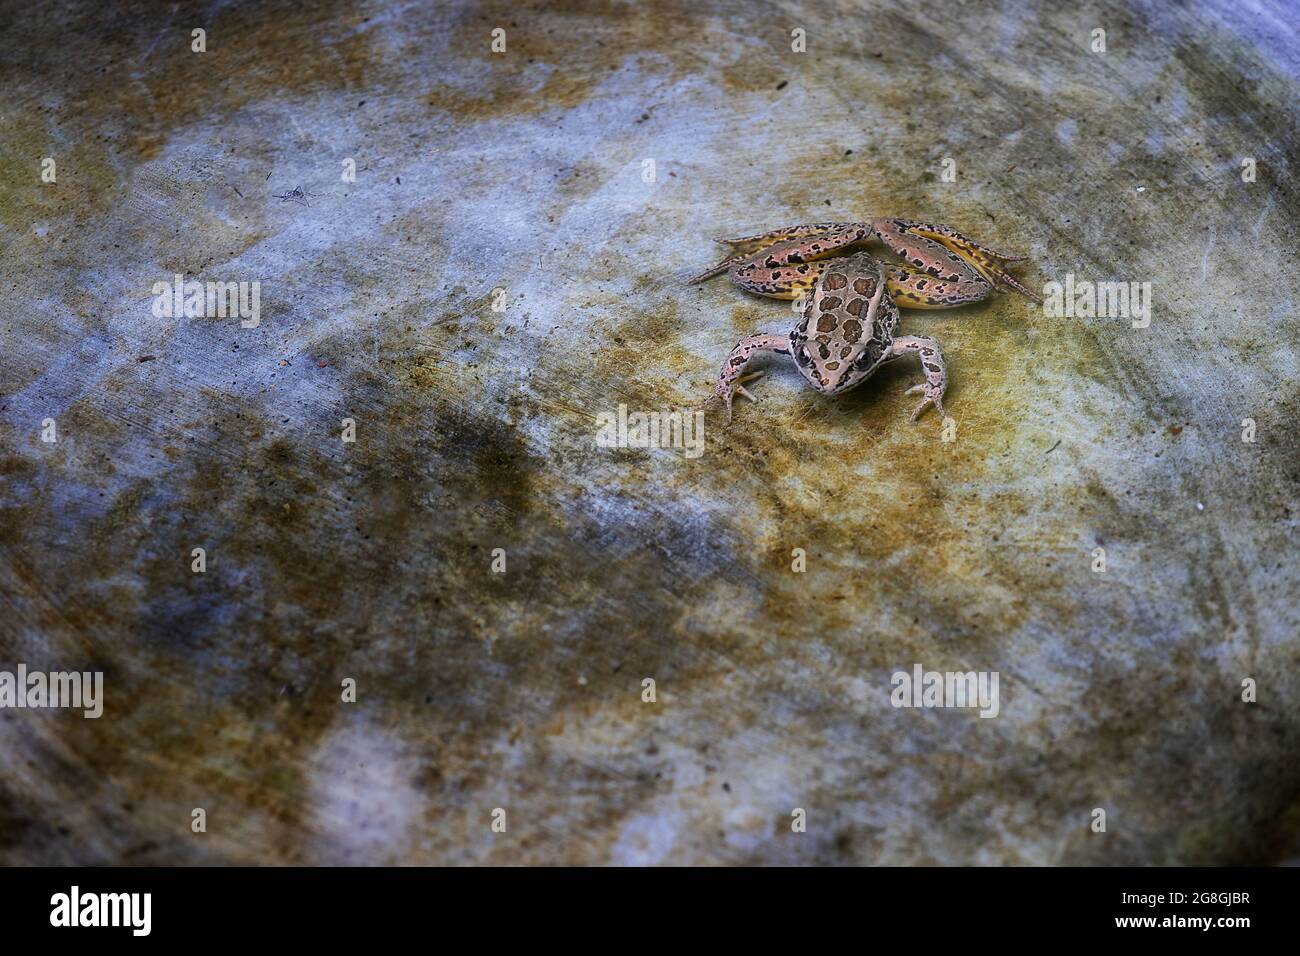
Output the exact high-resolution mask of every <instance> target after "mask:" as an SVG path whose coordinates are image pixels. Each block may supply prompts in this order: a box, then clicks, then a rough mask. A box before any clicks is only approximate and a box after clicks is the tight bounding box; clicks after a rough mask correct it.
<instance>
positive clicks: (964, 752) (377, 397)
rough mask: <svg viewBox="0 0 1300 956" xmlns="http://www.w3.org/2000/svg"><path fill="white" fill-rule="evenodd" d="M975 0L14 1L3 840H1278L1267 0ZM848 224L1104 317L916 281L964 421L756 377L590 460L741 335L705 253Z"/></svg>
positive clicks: (882, 854) (1284, 314)
mask: <svg viewBox="0 0 1300 956" xmlns="http://www.w3.org/2000/svg"><path fill="white" fill-rule="evenodd" d="M1019 6H1020V5H1017V4H1007V5H1003V6H997V5H994V4H986V3H950V2H937V0H936V2H934V3H919V4H906V5H904V6H903V8H902V9H899V8H896V7H895V5H893V4H886V3H883V2H882V3H879V4H875V3H865V4H831V3H826V4H822V3H819V4H816V5H812V4H810V5H808V7H807V8H802V7H801V6H800V5H799V4H796V3H749V2H735V3H723V2H708V0H693V2H689V3H671V2H669V3H660V2H656V3H616V2H610V3H603V2H591V3H569V4H563V3H562V4H556V5H545V6H544V5H541V4H538V5H535V6H520V5H518V4H515V3H509V2H499V3H483V4H452V5H445V4H437V3H430V4H424V3H408V4H404V5H403V4H398V3H380V2H370V3H365V2H363V3H337V4H330V3H320V4H317V3H310V4H300V5H292V4H274V3H273V4H255V3H240V4H235V3H211V4H206V5H202V6H199V7H193V8H186V7H181V8H176V7H174V6H173V5H171V4H146V3H123V4H98V3H91V2H86V3H84V4H80V5H74V4H67V5H64V6H62V7H55V8H54V9H53V12H49V11H46V10H41V11H39V12H37V11H36V10H34V9H33V8H32V7H31V6H30V5H28V4H25V3H20V2H17V0H5V2H4V3H3V4H0V7H2V8H3V9H0V86H2V88H3V91H4V97H3V101H2V102H0V130H2V133H0V171H2V173H3V175H2V177H0V254H2V255H3V259H2V260H0V270H2V271H0V288H3V291H4V296H5V302H6V308H5V309H4V313H3V316H0V355H2V356H3V358H2V359H0V509H2V510H0V553H2V556H3V560H0V599H2V600H0V669H13V668H14V667H15V666H16V665H17V664H18V663H19V662H22V663H25V664H27V665H28V667H30V668H33V669H46V670H58V669H69V668H76V669H102V670H103V671H104V672H105V675H106V677H105V680H106V684H107V689H106V695H107V700H106V705H105V706H106V712H105V714H104V716H103V717H102V718H101V719H100V720H97V721H94V720H84V719H82V718H81V717H80V716H76V715H74V714H71V713H67V712H37V711H29V710H23V711H18V710H4V711H0V862H5V863H33V862H49V863H71V862H85V863H106V862H127V863H201V862H202V863H211V862H225V863H261V862H297V863H359V862H365V863H387V862H401V863H485V862H491V863H514V862H524V863H542V862H565V863H1031V864H1045V863H1084V864H1113V863H1270V862H1279V861H1283V860H1287V859H1290V858H1292V857H1293V856H1294V855H1295V854H1296V852H1297V837H1296V834H1297V832H1298V824H1300V808H1298V807H1297V803H1296V794H1297V790H1298V789H1300V764H1297V762H1296V759H1295V755H1296V751H1297V744H1298V743H1300V706H1298V705H1297V703H1296V699H1297V694H1300V678H1298V676H1297V674H1298V673H1300V671H1298V668H1297V664H1298V663H1300V638H1298V634H1300V631H1298V628H1300V602H1298V601H1297V594H1298V593H1300V564H1298V563H1297V562H1296V560H1295V554H1296V544H1297V519H1298V516H1297V504H1296V498H1297V489H1298V488H1300V457H1298V455H1297V453H1298V452H1300V440H1298V439H1297V434H1296V426H1295V422H1296V414H1297V412H1298V411H1300V408H1297V389H1296V381H1297V353H1296V343H1297V333H1298V332H1300V321H1298V320H1297V279H1296V275H1297V253H1296V251H1295V250H1296V236H1297V234H1298V233H1300V224H1298V222H1297V220H1298V219H1300V203H1298V202H1297V200H1298V198H1300V195H1298V190H1297V186H1296V182H1297V162H1298V153H1297V128H1298V127H1297V120H1300V115H1298V114H1300V108H1298V107H1297V103H1298V102H1300V97H1298V96H1297V92H1298V90H1297V87H1298V86H1300V60H1298V51H1300V41H1298V40H1297V37H1296V28H1295V22H1294V10H1291V11H1288V10H1287V6H1288V4H1286V3H1284V2H1282V0H1277V2H1272V3H1268V2H1265V3H1255V4H1249V3H1247V4H1243V3H1230V2H1227V0H1216V2H1212V3H1207V4H1202V5H1193V6H1191V7H1186V8H1182V9H1169V8H1166V6H1165V5H1164V4H1158V3H1149V4H1132V5H1124V4H1121V3H1091V4H1083V5H1070V6H1071V7H1076V8H1075V9H1070V10H1066V9H1060V6H1061V5H1058V4H1055V3H1051V2H1046V0H1044V2H1041V3H1037V4H1029V5H1027V6H1026V8H1025V9H1023V10H1019V11H1018V10H1017V7H1019ZM1180 6H1181V5H1180ZM196 27H202V28H204V29H206V31H207V52H206V53H203V54H196V53H193V52H191V50H190V31H191V30H192V29H193V28H196ZM496 27H501V28H504V29H505V31H506V37H507V49H506V52H505V53H503V54H497V55H494V54H493V53H491V52H490V48H489V44H490V42H491V31H492V30H493V29H494V28H496ZM1098 27H1100V28H1102V29H1105V31H1106V38H1107V52H1105V53H1104V54H1099V53H1094V52H1092V51H1091V50H1090V49H1089V42H1090V39H1089V37H1090V31H1091V30H1092V29H1094V28H1098ZM795 28H803V29H804V30H806V34H807V52H806V53H801V54H800V53H793V52H792V51H791V31H792V30H793V29H795ZM47 156H48V157H53V158H54V159H55V160H56V163H57V182H56V183H53V184H42V182H41V180H40V163H41V160H42V158H44V157H47ZM1244 157H1254V158H1255V159H1256V160H1257V163H1258V167H1257V168H1258V176H1257V180H1256V181H1255V182H1253V183H1245V182H1243V181H1242V179H1241V175H1240V173H1241V168H1242V167H1241V163H1242V159H1243V158H1244ZM348 158H352V159H354V160H355V162H356V166H357V176H356V181H355V182H354V183H349V182H344V181H342V179H341V175H340V174H341V172H342V170H343V165H342V164H343V162H344V160H345V159H348ZM945 158H951V159H953V160H954V161H955V163H956V170H957V179H956V182H945V181H943V177H942V175H941V173H942V163H943V160H944V159H945ZM646 159H653V160H654V161H655V172H656V175H655V178H654V181H653V182H649V183H648V182H645V181H644V179H643V175H642V173H643V169H644V168H645V167H644V162H643V161H644V160H646ZM295 187H301V188H302V189H303V190H305V191H306V192H307V193H308V194H310V195H309V198H308V204H305V205H304V204H301V203H295V202H285V201H282V200H278V199H276V198H274V197H275V196H276V195H277V194H279V195H283V194H284V193H285V192H286V191H289V190H292V189H294V188H295ZM881 215H899V216H911V217H915V218H921V219H931V220H935V221H939V222H944V223H948V224H950V225H953V226H955V227H957V228H958V229H962V230H963V231H966V232H969V233H971V234H972V235H975V236H977V237H979V238H981V239H984V240H986V241H988V242H989V243H990V244H992V245H994V246H1002V247H1008V248H1011V249H1016V250H1020V251H1023V252H1026V253H1028V254H1029V255H1030V257H1031V260H1030V262H1029V263H1028V264H1027V265H1026V266H1024V267H1023V268H1021V269H1020V270H1019V274H1021V275H1022V276H1024V277H1025V278H1026V280H1027V281H1028V282H1029V283H1030V285H1032V286H1035V287H1040V288H1041V286H1042V284H1043V283H1044V282H1047V281H1050V280H1063V279H1064V277H1065V275H1066V274H1067V273H1072V274H1074V275H1075V277H1076V278H1077V279H1080V280H1090V279H1114V280H1124V281H1134V282H1150V283H1152V289H1153V291H1152V295H1153V300H1154V308H1153V316H1152V321H1151V324H1150V327H1149V328H1145V329H1134V328H1133V327H1132V325H1131V323H1129V322H1128V321H1125V320H1123V319H1113V318H1112V319H1081V318H1057V317H1052V316H1048V315H1045V314H1044V313H1043V312H1042V311H1041V310H1038V309H1036V308H1034V307H1033V306H1031V305H1030V304H1029V303H1027V302H1026V301H1024V300H1023V299H1019V298H1014V297H1011V296H1006V295H999V296H997V297H995V298H994V299H993V300H992V301H989V302H987V303H983V304H981V305H977V306H974V307H968V308H964V309H961V310H957V311H951V312H935V313H915V312H911V313H907V312H905V313H904V319H903V324H902V327H901V331H903V332H910V333H919V334H931V335H934V336H936V337H937V338H938V339H939V340H940V342H941V343H942V344H943V346H944V349H945V353H946V355H947V358H948V367H949V370H950V373H951V376H952V385H951V388H950V390H949V393H948V406H949V410H950V412H951V414H952V416H953V418H954V419H955V421H956V424H957V440H956V441H955V442H954V443H949V444H945V443H943V442H941V441H940V423H939V420H938V419H937V417H935V416H934V415H933V413H931V414H930V415H929V416H927V417H926V418H923V419H922V420H921V421H920V422H919V423H916V424H913V423H912V422H911V421H910V420H909V419H908V413H909V412H910V411H911V408H912V407H913V404H914V402H915V399H914V398H904V397H903V395H902V393H903V391H904V390H905V389H906V388H907V386H908V385H910V384H912V383H913V382H914V381H917V380H919V375H918V371H917V368H916V366H915V365H914V364H908V363H899V364H898V365H897V366H896V367H893V368H891V369H889V370H887V371H886V372H883V373H881V374H879V375H877V376H876V377H874V378H873V379H872V380H871V381H870V382H868V383H867V384H866V385H865V386H864V387H862V388H861V389H859V390H857V391H856V392H854V393H852V394H850V395H847V396H845V397H843V398H841V399H839V400H835V401H829V400H827V399H825V398H823V397H821V396H819V395H816V394H815V393H813V392H812V391H811V390H809V389H807V388H805V387H803V386H802V384H801V379H800V378H799V377H798V375H797V373H796V372H795V370H794V369H793V367H791V366H786V365H778V364H775V363H773V365H772V371H771V372H770V373H769V374H768V375H766V376H765V377H764V378H762V379H760V380H759V381H757V382H756V383H754V384H753V385H752V390H753V391H754V392H755V394H756V395H758V397H759V399H760V403H759V404H757V405H751V404H749V403H745V402H741V403H740V404H739V405H738V408H737V413H736V419H735V423H734V424H733V425H732V426H731V427H730V428H727V427H724V425H723V422H722V417H721V415H720V414H718V413H717V412H713V413H711V414H710V416H709V418H708V420H707V426H706V436H707V440H706V445H705V450H704V454H703V455H702V456H700V457H699V458H694V459H690V458H687V457H685V456H684V455H683V454H682V453H681V452H680V451H676V450H671V449H662V450H659V449H654V450H639V449H609V448H601V447H598V446H597V444H596V442H595V434H596V425H595V422H596V416H597V415H599V414H600V413H602V412H607V411H611V410H613V409H615V408H616V407H617V406H618V404H619V403H626V404H627V405H628V406H629V407H630V408H631V409H633V410H644V411H652V410H671V409H679V408H682V407H683V406H685V405H688V404H690V403H694V402H698V401H700V400H701V399H702V398H703V397H704V396H706V395H708V394H709V390H710V387H711V383H712V379H713V377H714V375H715V374H716V370H717V367H718V364H719V363H720V361H721V359H722V357H723V356H724V355H725V354H726V352H727V350H728V349H729V348H730V347H731V346H732V345H733V344H734V343H735V340H736V339H737V338H738V337H739V336H740V335H742V334H748V333H750V332H753V331H755V330H764V331H775V332H780V331H785V330H786V329H787V328H788V327H789V324H790V321H791V318H792V316H791V312H790V310H789V308H788V304H786V303H780V302H775V301H772V300H766V299H758V298H753V297H748V296H745V295H744V294H742V293H740V292H738V291H737V290H735V289H734V288H732V287H730V286H729V285H728V284H727V283H726V282H725V281H724V280H721V279H717V280H714V281H712V282H710V283H707V284H705V285H702V286H699V287H692V286H688V285H687V284H686V282H685V279H686V277H688V276H689V275H690V274H692V273H693V272H694V271H697V270H698V269H700V268H701V267H703V266H705V265H707V264H709V263H710V262H712V261H713V260H714V259H715V258H716V257H717V256H718V249H717V247H715V246H714V245H713V243H711V242H710V240H709V237H711V236H714V235H728V234H733V235H734V234H743V233H745V232H749V231H754V232H757V231H761V230H764V229H767V228H771V227H774V226H779V225H783V224H787V223H794V222H800V221H808V220H818V219H860V218H868V217H872V216H881ZM176 273H182V274H184V275H185V276H186V277H187V278H190V279H200V280H204V281H208V280H212V281H258V282H260V283H261V322H260V324H259V325H258V326H257V327H256V328H251V329H245V328H241V327H240V324H239V322H238V321H237V320H234V319H230V318H224V319H222V318H193V319H187V318H183V317H182V318H158V317H155V316H154V314H153V312H152V308H151V306H152V294H151V289H152V286H153V284H154V283H155V282H159V281H168V280H170V278H171V277H172V276H173V274H176ZM497 288H501V289H504V290H505V299H504V302H505V304H506V308H505V310H504V311H501V312H498V311H494V310H493V308H492V291H493V290H494V289H497ZM46 418H53V419H54V420H55V421H56V423H57V427H58V435H59V440H58V442H57V443H55V444H47V443H43V442H42V441H41V440H40V430H41V422H42V421H43V420H44V419H46ZM344 418H352V419H354V420H355V421H356V423H357V440H356V442H355V444H350V445H345V444H343V443H342V442H341V441H340V437H339V434H340V423H341V421H342V419H344ZM1245 418H1250V419H1253V420H1254V421H1255V422H1256V424H1257V441H1256V442H1254V443H1245V442H1243V441H1242V430H1243V429H1242V424H1241V423H1242V420H1243V419H1245ZM194 547H204V548H205V549H206V550H207V554H208V570H207V572H206V573H205V574H194V573H192V572H191V570H190V553H191V549H192V548H194ZM1098 547H1104V548H1105V551H1106V556H1107V570H1106V572H1105V573H1104V574H1097V573H1093V571H1092V570H1091V563H1092V552H1093V550H1094V549H1096V548H1098ZM494 548H504V549H505V551H506V554H507V571H506V573H505V574H504V575H494V574H492V573H491V572H490V570H489V562H490V554H491V552H492V549H494ZM794 548H803V549H805V550H806V552H807V561H808V570H807V571H806V573H803V574H796V573H793V572H792V571H791V567H790V564H791V552H792V549H794ZM918 663H919V664H922V665H923V666H925V667H926V668H930V669H937V670H961V671H966V670H986V671H997V672H998V673H999V674H1000V680H1001V683H1000V688H1001V710H1000V713H999V715H998V716H997V717H996V718H995V719H987V720H986V719H980V718H979V717H978V716H976V714H975V713H974V712H972V711H969V710H908V709H895V708H894V707H892V706H891V705H890V690H891V686H890V676H891V674H893V673H894V672H895V671H897V670H909V671H910V670H911V669H912V667H913V666H914V665H915V664H918ZM348 677H351V678H354V679H355V680H356V681H357V682H358V686H359V700H358V702H357V703H355V704H344V703H342V702H341V701H340V684H341V682H342V681H343V680H344V679H345V678H348ZM647 677H649V678H653V679H654V680H655V681H656V682H657V694H658V699H657V702H656V703H653V704H648V703H643V702H642V700H641V687H642V684H641V682H642V680H643V679H645V678H647ZM1247 677H1250V678H1253V679H1254V680H1256V681H1257V682H1258V687H1259V690H1258V694H1259V700H1258V702H1257V703H1255V704H1246V703H1243V702H1242V701H1241V699H1240V693H1241V681H1242V680H1243V679H1244V678H1247ZM195 807H202V808H204V809H205V810H206V812H207V816H208V832H207V833H206V834H203V835H195V834H192V833H191V832H190V827H189V822H190V813H191V810H192V809H193V808H195ZM496 807H502V808H505V809H506V810H507V812H508V817H507V820H508V829H507V832H506V833H504V834H496V835H494V834H493V833H492V832H491V831H490V829H489V824H490V821H491V813H492V810H493V808H496ZM795 807H802V808H804V809H805V810H806V811H807V814H808V831H807V833H804V834H794V833H791V832H790V825H789V821H790V814H791V810H792V808H795ZM1094 807H1102V808H1105V809H1106V810H1107V813H1108V821H1107V822H1108V827H1107V832H1106V833H1105V834H1093V833H1090V832H1089V828H1088V824H1089V822H1090V811H1091V810H1092V809H1093V808H1094Z"/></svg>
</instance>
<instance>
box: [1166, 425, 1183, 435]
mask: <svg viewBox="0 0 1300 956" xmlns="http://www.w3.org/2000/svg"><path fill="white" fill-rule="evenodd" d="M1182 433H1183V426H1182V425H1170V426H1169V434H1171V435H1181V434H1182Z"/></svg>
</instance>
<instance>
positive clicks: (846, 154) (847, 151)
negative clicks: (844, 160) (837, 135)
mask: <svg viewBox="0 0 1300 956" xmlns="http://www.w3.org/2000/svg"><path fill="white" fill-rule="evenodd" d="M844 155H845V156H852V155H853V150H851V149H846V150H845V151H844Z"/></svg>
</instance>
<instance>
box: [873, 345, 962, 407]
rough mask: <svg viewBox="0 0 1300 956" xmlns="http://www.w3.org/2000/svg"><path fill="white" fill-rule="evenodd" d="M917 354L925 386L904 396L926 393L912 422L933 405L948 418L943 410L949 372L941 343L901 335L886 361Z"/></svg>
mask: <svg viewBox="0 0 1300 956" xmlns="http://www.w3.org/2000/svg"><path fill="white" fill-rule="evenodd" d="M913 353H915V354H917V355H919V356H920V358H921V369H922V370H923V371H924V372H925V384H924V385H913V386H912V387H911V388H909V389H908V390H907V391H906V392H905V393H904V394H906V395H914V394H916V393H917V392H925V401H923V402H921V404H920V405H918V406H917V409H916V411H915V412H913V413H912V421H916V420H917V419H918V418H920V417H921V413H922V412H923V411H925V410H926V409H927V408H928V407H929V406H931V405H933V406H934V407H935V408H937V409H938V410H939V414H940V415H943V416H944V417H947V414H948V413H947V412H945V411H944V410H943V393H944V392H945V391H946V390H947V388H948V370H947V368H945V367H944V364H943V352H941V351H940V350H939V343H938V342H936V341H935V340H934V339H932V338H930V337H929V336H927V335H899V336H896V337H895V338H894V342H893V345H892V346H891V347H890V350H889V354H888V356H887V357H886V359H885V361H887V362H890V361H893V360H894V359H898V358H902V357H903V356H904V355H911V354H913Z"/></svg>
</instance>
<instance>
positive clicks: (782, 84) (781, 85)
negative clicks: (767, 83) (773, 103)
mask: <svg viewBox="0 0 1300 956" xmlns="http://www.w3.org/2000/svg"><path fill="white" fill-rule="evenodd" d="M789 85H790V81H789V80H782V81H781V82H780V83H778V84H776V88H777V89H778V90H783V89H785V88H786V87H787V86H789Z"/></svg>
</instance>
